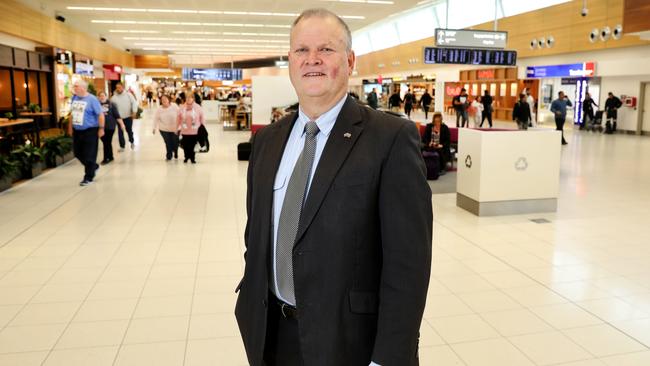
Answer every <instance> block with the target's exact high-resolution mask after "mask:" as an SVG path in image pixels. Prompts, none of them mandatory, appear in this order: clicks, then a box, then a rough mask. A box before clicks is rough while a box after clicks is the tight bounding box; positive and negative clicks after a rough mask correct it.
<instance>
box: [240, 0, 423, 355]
mask: <svg viewBox="0 0 650 366" xmlns="http://www.w3.org/2000/svg"><path fill="white" fill-rule="evenodd" d="M289 39H290V41H289V44H290V48H289V76H290V79H291V82H292V85H293V87H294V89H295V91H296V94H297V96H298V101H299V110H298V112H296V113H293V114H291V115H289V116H287V117H285V118H283V119H282V120H280V121H278V122H276V123H274V124H271V125H268V126H267V127H265V128H263V129H261V130H259V131H257V133H256V134H255V135H254V137H253V140H252V150H251V156H250V161H249V165H248V175H247V186H248V192H247V200H246V202H247V204H246V208H247V212H248V221H247V223H246V229H245V234H244V235H245V236H244V243H245V246H246V253H245V255H244V258H245V262H246V263H245V269H244V276H243V278H242V280H241V281H240V284H239V285H238V286H237V291H238V292H239V295H238V298H237V304H236V308H235V315H236V318H237V323H238V325H239V330H240V333H241V335H242V339H243V343H244V347H245V350H246V355H247V357H248V363H249V364H250V365H251V366H262V365H265V366H298V365H301V366H302V365H308V366H335V365H336V366H342V365H345V366H368V365H369V364H370V365H383V366H391V365H399V366H416V365H418V364H419V361H418V351H417V349H418V338H419V336H418V334H419V333H418V331H419V329H420V324H421V322H422V315H423V311H424V304H425V300H426V297H427V296H426V293H427V288H428V283H429V278H430V272H431V269H430V267H431V242H432V223H433V212H432V206H431V189H430V188H429V185H428V184H427V181H426V168H425V164H424V161H423V159H422V156H421V152H420V135H419V133H418V130H417V127H416V125H415V124H414V123H412V122H410V121H408V120H406V119H403V118H398V117H395V116H392V115H389V114H387V113H382V112H379V111H375V110H373V109H371V108H366V107H363V106H361V105H359V104H358V103H357V102H356V101H355V100H354V99H353V98H351V97H349V96H347V95H346V94H347V88H348V81H349V78H350V76H351V74H352V70H353V68H354V64H355V55H354V51H352V37H351V34H350V30H349V28H348V26H347V25H346V24H345V22H344V21H343V20H342V19H341V18H339V17H338V16H337V15H336V14H334V13H332V12H330V11H329V10H326V9H309V10H305V11H304V12H303V13H302V14H301V15H300V16H298V18H297V19H296V20H295V21H294V23H293V26H292V28H291V31H290V38H289ZM323 45H327V51H326V52H323ZM315 74H318V76H316V77H314V75H315ZM370 156H371V157H372V158H370V159H369V158H368V157H370Z"/></svg>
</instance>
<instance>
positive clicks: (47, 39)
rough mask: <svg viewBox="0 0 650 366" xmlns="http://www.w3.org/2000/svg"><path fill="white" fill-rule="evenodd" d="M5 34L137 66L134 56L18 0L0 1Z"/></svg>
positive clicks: (123, 64)
mask: <svg viewBox="0 0 650 366" xmlns="http://www.w3.org/2000/svg"><path fill="white" fill-rule="evenodd" d="M0 14H2V29H1V30H2V31H3V32H5V33H8V34H11V35H13V36H17V37H22V38H26V39H29V40H31V41H34V42H38V43H42V44H45V45H48V46H53V47H58V48H63V49H66V50H70V51H73V52H78V53H82V54H84V55H87V56H88V57H91V58H92V59H94V60H99V61H102V62H104V63H109V64H119V65H122V66H126V67H133V66H134V64H135V62H134V60H133V55H131V54H130V53H127V52H125V51H121V50H118V49H117V48H114V47H111V46H110V45H108V44H107V43H105V42H101V41H99V40H98V39H95V38H93V37H91V36H89V35H87V34H84V33H82V32H79V31H77V30H75V29H73V28H71V27H69V26H67V25H65V24H64V23H61V22H59V21H57V20H56V19H54V18H50V17H48V16H46V15H44V14H41V13H39V12H38V11H36V10H34V9H32V8H30V7H28V6H26V5H23V4H21V3H20V2H18V1H15V0H2V1H0Z"/></svg>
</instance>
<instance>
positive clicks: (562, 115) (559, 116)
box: [551, 92, 573, 145]
mask: <svg viewBox="0 0 650 366" xmlns="http://www.w3.org/2000/svg"><path fill="white" fill-rule="evenodd" d="M567 107H573V104H571V101H570V100H569V98H568V97H567V96H566V95H564V92H559V93H558V98H557V99H556V100H554V101H553V103H551V112H553V114H554V115H555V129H556V130H558V131H561V132H562V145H566V144H567V142H566V140H565V139H564V122H566V110H567Z"/></svg>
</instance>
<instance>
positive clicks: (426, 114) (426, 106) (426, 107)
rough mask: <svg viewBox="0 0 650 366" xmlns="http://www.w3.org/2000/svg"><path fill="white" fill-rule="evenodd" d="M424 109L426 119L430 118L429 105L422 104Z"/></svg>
mask: <svg viewBox="0 0 650 366" xmlns="http://www.w3.org/2000/svg"><path fill="white" fill-rule="evenodd" d="M375 109H376V108H375ZM422 109H423V110H424V120H428V119H429V106H428V105H422Z"/></svg>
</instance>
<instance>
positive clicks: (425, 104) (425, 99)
mask: <svg viewBox="0 0 650 366" xmlns="http://www.w3.org/2000/svg"><path fill="white" fill-rule="evenodd" d="M432 101H433V97H431V94H429V91H428V90H425V91H424V94H422V97H420V105H421V106H422V110H423V111H424V119H425V120H428V119H429V117H428V115H429V107H431V102H432Z"/></svg>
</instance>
